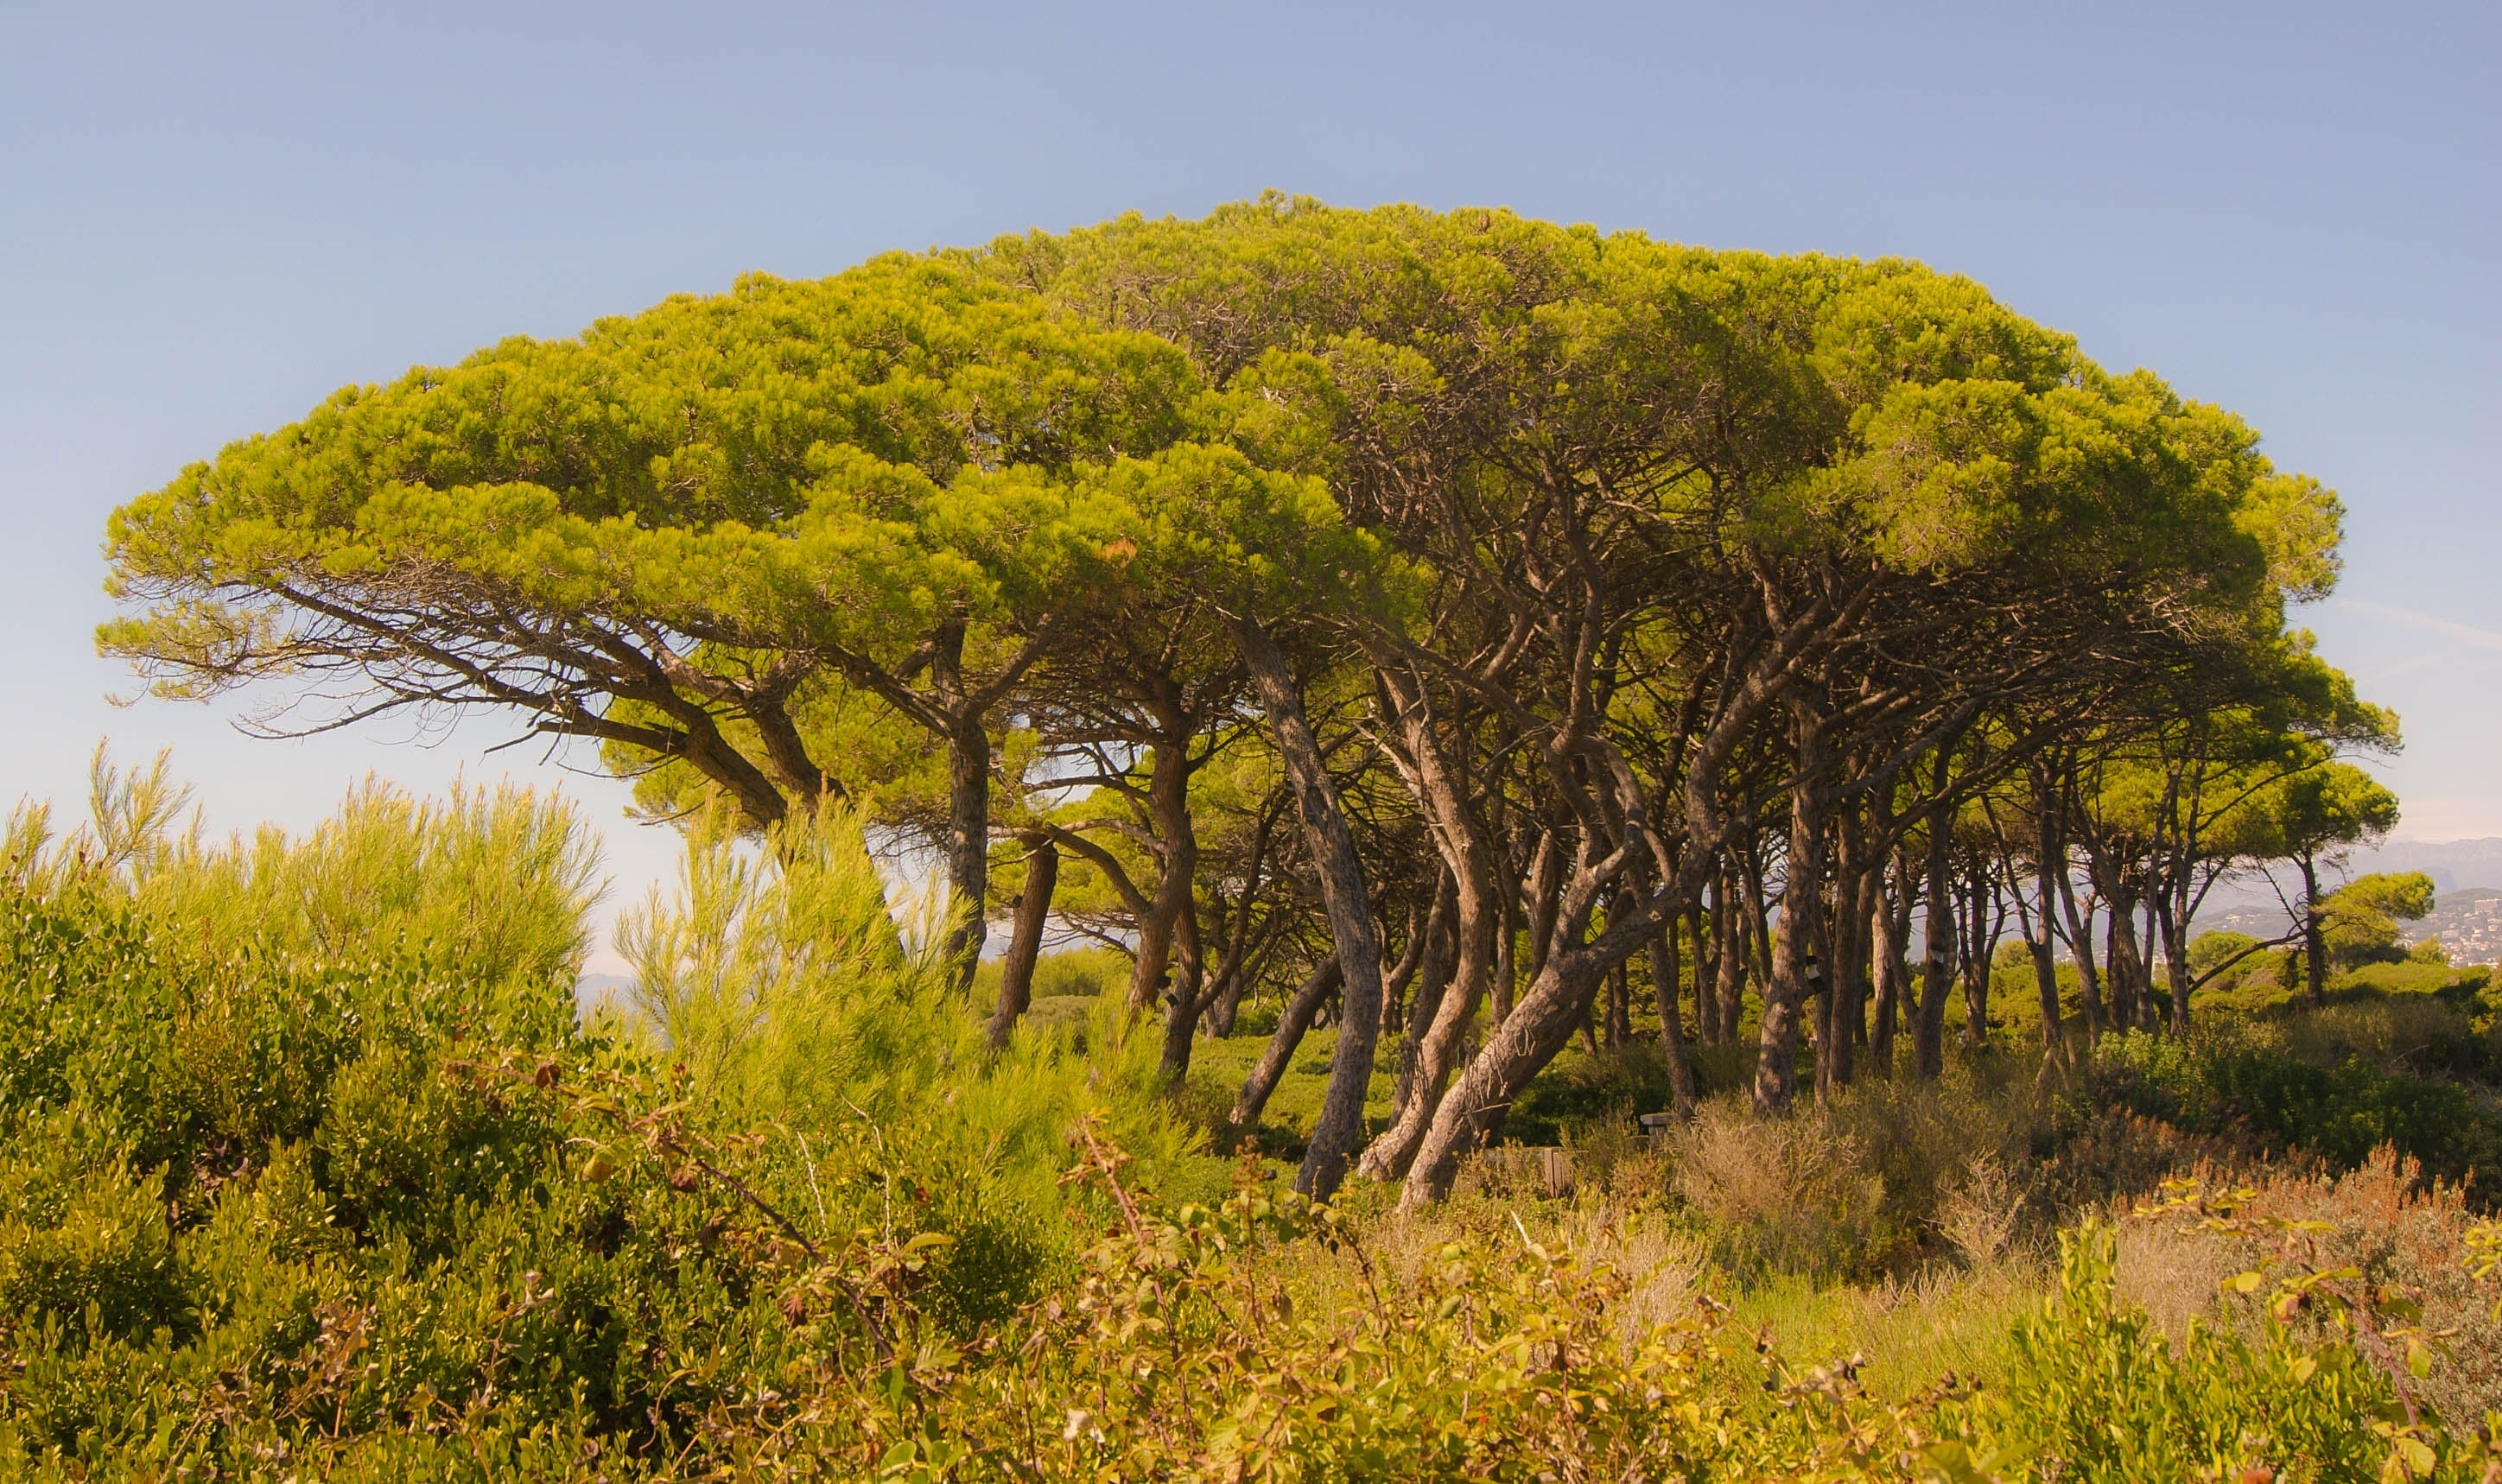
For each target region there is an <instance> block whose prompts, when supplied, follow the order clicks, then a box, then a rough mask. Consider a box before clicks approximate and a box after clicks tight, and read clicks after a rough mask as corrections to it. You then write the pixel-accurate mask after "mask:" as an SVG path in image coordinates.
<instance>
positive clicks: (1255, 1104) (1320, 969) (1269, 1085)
mask: <svg viewBox="0 0 2502 1484" xmlns="http://www.w3.org/2000/svg"><path fill="white" fill-rule="evenodd" d="M1337 986H1338V973H1337V960H1336V958H1335V957H1332V958H1327V959H1323V960H1322V961H1320V963H1319V964H1318V965H1317V966H1315V967H1314V968H1313V969H1312V971H1311V972H1310V973H1309V974H1306V975H1304V976H1303V982H1302V984H1301V985H1299V986H1298V987H1297V988H1296V990H1295V993H1294V995H1293V997H1291V998H1289V999H1288V1000H1287V1001H1286V1008H1285V1010H1284V1012H1283V1013H1281V1014H1280V1015H1278V1017H1277V1029H1276V1030H1275V1031H1274V1032H1273V1033H1271V1034H1270V1035H1269V1037H1268V1050H1266V1051H1263V1052H1262V1053H1261V1054H1260V1061H1259V1063H1258V1064H1257V1065H1255V1066H1253V1067H1252V1068H1251V1075H1249V1076H1248V1077H1245V1078H1243V1079H1242V1091H1241V1092H1239V1093H1236V1094H1235V1095H1234V1111H1233V1113H1231V1114H1230V1115H1228V1117H1227V1119H1226V1122H1228V1123H1230V1124H1232V1125H1233V1126H1234V1128H1236V1129H1249V1128H1251V1127H1253V1126H1255V1125H1257V1124H1258V1123H1259V1122H1260V1114H1261V1112H1262V1111H1263V1110H1265V1109H1266V1108H1267V1107H1268V1095H1269V1094H1271V1093H1273V1092H1275V1091H1276V1090H1277V1079H1279V1078H1280V1077H1283V1076H1284V1075H1285V1074H1286V1064H1287V1063H1288V1062H1292V1061H1293V1060H1294V1058H1295V1048H1296V1047H1298V1046H1300V1045H1302V1040H1303V1033H1304V1032H1305V1031H1307V1030H1309V1029H1312V1017H1314V1016H1315V1015H1318V1014H1319V1013H1320V1009H1321V1004H1322V1002H1323V1001H1325V1000H1327V999H1328V998H1329V997H1330V995H1334V994H1336V992H1337Z"/></svg>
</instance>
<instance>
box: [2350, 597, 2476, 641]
mask: <svg viewBox="0 0 2502 1484" xmlns="http://www.w3.org/2000/svg"><path fill="white" fill-rule="evenodd" d="M2337 602H2338V606H2339V607H2342V608H2351V609H2353V610H2354V611H2355V612H2356V613H2368V614H2370V615H2372V616H2373V617H2374V618H2378V619H2390V620H2393V621H2395V622H2397V623H2400V624H2411V625H2413V626H2414V627H2417V628H2423V629H2429V630H2431V631H2432V632H2434V633H2438V634H2448V635H2449V636H2450V637H2451V638H2453V639H2455V640H2457V641H2458V642H2459V643H2461V644H2468V645H2473V646H2475V647H2476V648H2478V649H2487V650H2495V651H2502V629H2492V628H2479V627H2477V626H2476V625H2475V624H2461V623H2459V622H2458V621H2457V620H2455V619H2445V618H2440V617H2437V616H2435V615H2433V614H2429V613H2417V612H2416V611H2415V610H2414V609H2412V608H2400V607H2398V606H2397V605H2396V604H2394V603H2375V602H2373V601H2372V600H2371V599H2369V598H2361V597H2348V598H2339V599H2338V600H2337Z"/></svg>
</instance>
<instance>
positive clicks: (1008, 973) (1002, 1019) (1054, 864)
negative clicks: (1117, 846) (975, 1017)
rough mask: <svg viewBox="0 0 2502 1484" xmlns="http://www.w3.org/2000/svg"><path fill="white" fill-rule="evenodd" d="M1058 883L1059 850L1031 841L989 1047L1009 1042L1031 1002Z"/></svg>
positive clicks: (1001, 965) (1002, 964)
mask: <svg viewBox="0 0 2502 1484" xmlns="http://www.w3.org/2000/svg"><path fill="white" fill-rule="evenodd" d="M1059 884H1060V850H1059V847H1057V846H1055V845H1053V844H1052V843H1051V842H1050V841H1049V840H1039V841H1036V842H1035V843H1034V846H1033V851H1032V854H1031V855H1029V856H1028V857H1027V858H1026V867H1025V890H1024V891H1023V892H1020V893H1019V894H1017V907H1016V927H1015V928H1014V930H1013V931H1012V932H1011V933H1010V935H1009V938H1008V952H1007V957H1006V958H1004V959H1002V960H1000V961H999V999H998V1005H997V1008H995V1009H993V1010H992V1011H991V1024H990V1029H989V1035H990V1043H991V1050H993V1051H997V1050H999V1049H1000V1048H1002V1047H1004V1046H1006V1045H1007V1043H1008V1034H1009V1032H1010V1031H1012V1030H1014V1029H1016V1023H1017V1017H1019V1016H1021V1015H1023V1014H1025V1012H1026V1009H1027V1007H1028V1006H1030V1005H1031V1004H1032V1002H1033V966H1034V964H1035V963H1036V962H1038V961H1040V960H1041V958H1042V932H1043V927H1044V926H1045V925H1046V924H1047V923H1049V921H1050V920H1051V897H1052V894H1053V892H1054V891H1055V890H1057V889H1058V887H1059Z"/></svg>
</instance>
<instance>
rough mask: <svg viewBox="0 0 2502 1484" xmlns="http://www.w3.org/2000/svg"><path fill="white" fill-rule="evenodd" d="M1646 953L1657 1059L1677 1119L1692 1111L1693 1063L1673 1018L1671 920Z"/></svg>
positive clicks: (1674, 981) (1677, 966) (1676, 975)
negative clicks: (1664, 1067)
mask: <svg viewBox="0 0 2502 1484" xmlns="http://www.w3.org/2000/svg"><path fill="white" fill-rule="evenodd" d="M1650 953H1651V959H1650V982H1651V993H1652V995H1654V996H1656V997H1657V999H1658V1001H1659V1054H1660V1059H1661V1060H1662V1061H1665V1062H1667V1063H1668V1086H1669V1092H1670V1095H1671V1096H1674V1098H1675V1100H1676V1112H1677V1114H1678V1115H1679V1116H1680V1117H1683V1116H1688V1115H1691V1114H1692V1113H1693V1112H1694V1100H1695V1098H1694V1063H1693V1062H1692V1061H1691V1060H1689V1059H1688V1058H1687V1057H1686V1055H1685V1027H1684V1026H1683V1025H1682V1024H1681V1023H1680V1022H1679V1020H1678V1018H1677V1007H1676V1002H1677V1000H1678V998H1679V997H1680V995H1678V993H1677V982H1678V979H1679V977H1680V976H1679V973H1678V970H1679V969H1680V968H1681V967H1682V965H1680V964H1679V963H1678V962H1677V958H1676V954H1677V949H1676V919H1675V918H1674V917H1671V918H1669V919H1668V921H1666V922H1665V923H1663V924H1661V925H1660V929H1659V941H1658V942H1656V943H1654V944H1652V945H1651V950H1650ZM1695 985H1696V988H1697V989H1700V988H1701V987H1702V976H1701V974H1700V973H1697V975H1696V976H1695Z"/></svg>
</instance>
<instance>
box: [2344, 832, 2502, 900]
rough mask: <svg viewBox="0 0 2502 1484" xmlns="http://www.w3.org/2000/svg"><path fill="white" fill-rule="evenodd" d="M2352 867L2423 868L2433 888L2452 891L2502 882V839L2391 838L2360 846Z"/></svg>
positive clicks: (2359, 872)
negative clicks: (2369, 847) (2364, 847)
mask: <svg viewBox="0 0 2502 1484" xmlns="http://www.w3.org/2000/svg"><path fill="white" fill-rule="evenodd" d="M2348 869H2350V871H2352V872H2353V873H2354V874H2355V875H2357V876H2360V875H2362V874H2363V873H2365V872H2366V871H2421V872H2423V873H2424V874H2425V875H2427V876H2430V877H2431V878H2432V885H2433V890H2434V891H2436V892H2442V893H2450V892H2455V891H2458V890H2459V889H2460V888H2462V887H2472V886H2478V885H2480V884H2484V883H2488V882H2492V883H2502V839H2484V840H2441V841H2432V840H2391V841H2389V842H2388V843H2386V844H2384V845H2383V846H2381V847H2379V848H2378V849H2376V850H2358V851H2356V852H2355V853H2354V858H2353V860H2352V861H2351V862H2350V864H2349V866H2348Z"/></svg>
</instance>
